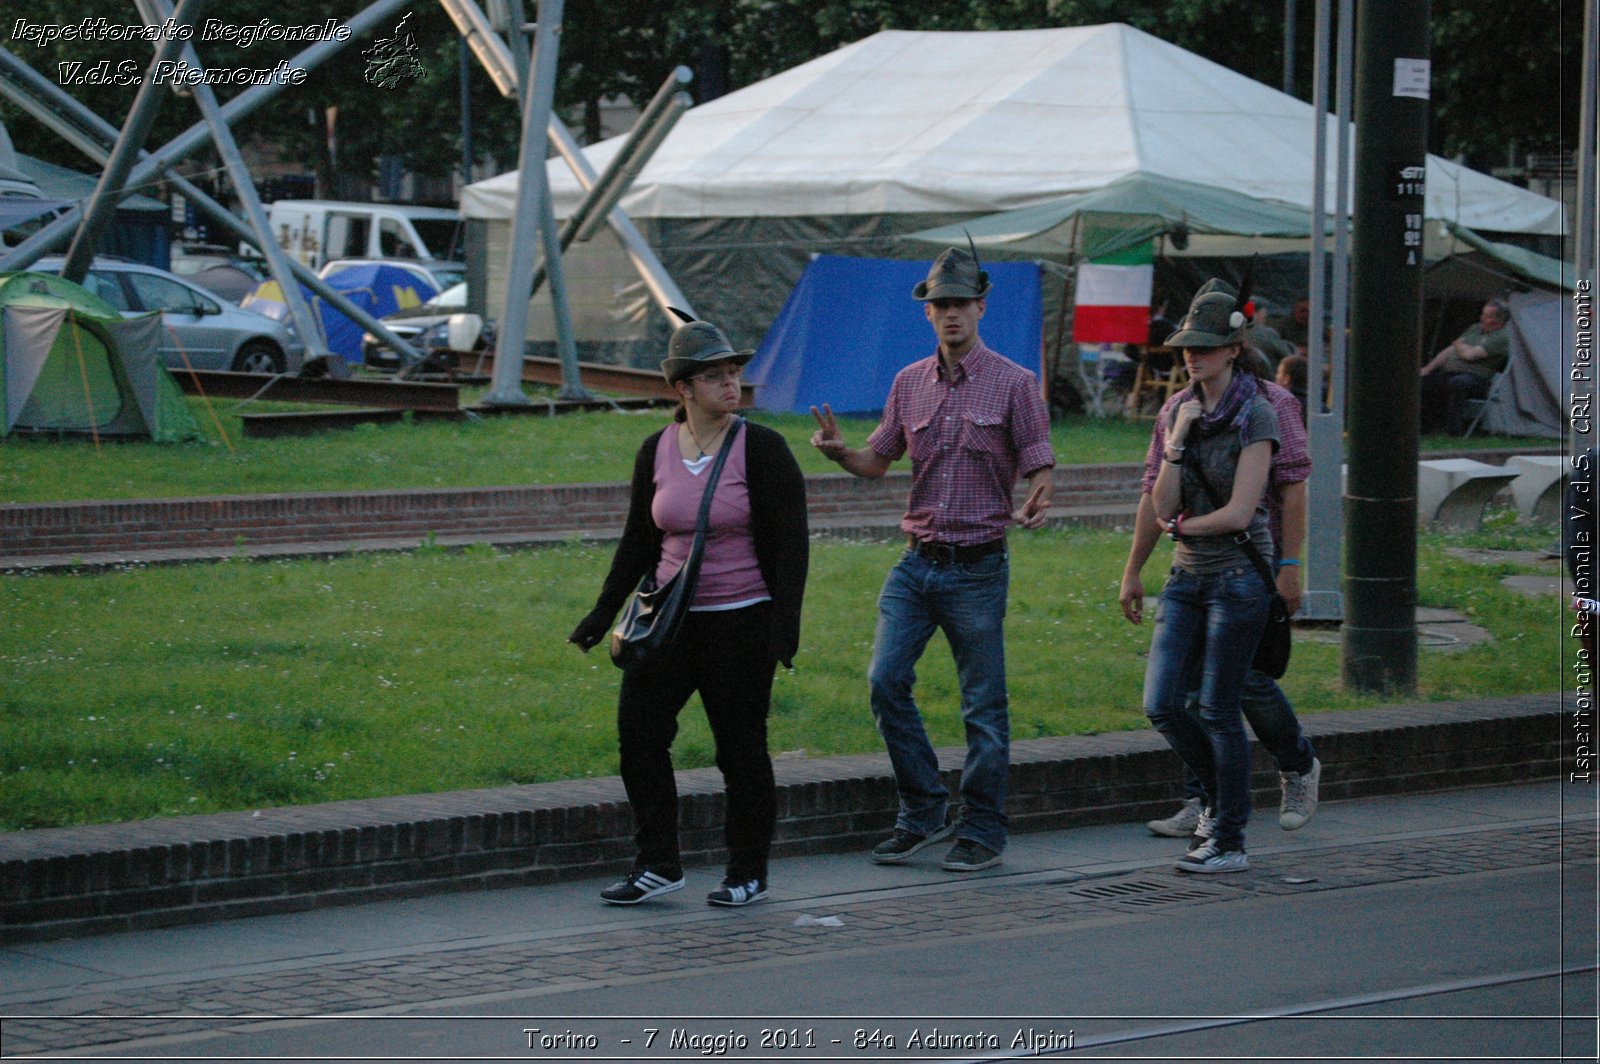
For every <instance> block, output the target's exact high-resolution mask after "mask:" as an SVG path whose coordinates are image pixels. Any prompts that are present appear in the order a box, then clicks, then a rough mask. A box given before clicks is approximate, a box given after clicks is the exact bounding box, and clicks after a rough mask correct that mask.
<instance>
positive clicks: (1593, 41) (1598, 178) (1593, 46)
mask: <svg viewBox="0 0 1600 1064" xmlns="http://www.w3.org/2000/svg"><path fill="white" fill-rule="evenodd" d="M1597 8H1600V2H1597V0H1588V3H1587V4H1585V5H1584V14H1583V49H1582V55H1583V75H1582V77H1583V85H1582V90H1581V91H1582V100H1581V103H1580V105H1579V109H1578V113H1579V122H1578V130H1579V132H1578V195H1577V205H1578V211H1577V213H1578V217H1577V219H1576V221H1577V227H1576V232H1575V233H1574V236H1575V237H1576V240H1575V241H1574V256H1573V257H1574V262H1573V265H1574V267H1575V268H1576V275H1575V278H1574V279H1575V282H1576V289H1575V291H1576V293H1577V297H1578V298H1577V299H1576V300H1575V301H1574V302H1575V309H1577V308H1586V309H1587V311H1588V313H1587V314H1583V313H1577V314H1575V315H1574V322H1573V324H1574V326H1575V327H1576V330H1577V331H1576V332H1575V334H1574V336H1573V338H1572V343H1570V344H1569V345H1568V347H1567V350H1568V351H1570V352H1573V354H1574V356H1576V353H1577V351H1578V350H1579V349H1580V347H1581V348H1582V349H1584V350H1587V351H1588V352H1589V358H1588V359H1587V360H1586V362H1587V364H1584V363H1583V362H1580V361H1579V360H1578V359H1577V358H1576V357H1574V359H1573V365H1572V366H1571V367H1570V370H1569V373H1568V378H1569V380H1570V381H1571V390H1572V395H1571V396H1570V397H1569V406H1568V409H1569V410H1572V411H1573V412H1574V413H1573V414H1572V416H1571V418H1570V422H1571V435H1572V451H1571V454H1572V456H1573V457H1576V456H1578V455H1581V454H1583V453H1585V452H1586V451H1588V449H1589V448H1591V447H1593V446H1594V445H1595V439H1596V433H1595V422H1594V417H1593V416H1592V411H1593V406H1592V403H1593V400H1594V392H1595V387H1594V381H1595V378H1596V375H1597V374H1596V368H1595V367H1596V363H1595V361H1594V319H1595V314H1594V305H1595V282H1596V279H1597V278H1596V270H1595V265H1596V263H1595V258H1596V250H1595V239H1596V236H1595V225H1596V221H1597V219H1596V214H1597V213H1600V174H1597V173H1596V167H1595V124H1596V122H1600V107H1597V104H1600V13H1597V10H1596V9H1597ZM1584 319H1587V321H1585V320H1584ZM1580 384H1582V385H1583V389H1582V392H1581V393H1580V391H1579V385H1580ZM1580 395H1581V398H1582V399H1583V400H1584V402H1585V403H1586V404H1589V407H1588V408H1589V410H1590V411H1591V414H1590V415H1587V416H1584V417H1579V416H1577V413H1576V411H1577V409H1578V403H1577V400H1578V399H1579V398H1580ZM1596 479H1597V478H1596V476H1595V473H1594V472H1593V471H1592V470H1591V471H1590V472H1589V482H1590V483H1591V484H1593V483H1594V482H1595V480H1596ZM1591 491H1592V489H1591ZM1591 530H1592V529H1591ZM1590 664H1591V665H1592V664H1594V663H1593V662H1591V663H1590Z"/></svg>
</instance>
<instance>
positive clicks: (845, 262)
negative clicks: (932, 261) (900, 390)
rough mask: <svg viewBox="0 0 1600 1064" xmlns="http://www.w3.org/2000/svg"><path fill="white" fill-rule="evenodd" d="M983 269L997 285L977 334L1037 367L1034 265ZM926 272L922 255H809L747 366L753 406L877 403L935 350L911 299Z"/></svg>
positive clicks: (869, 407) (860, 408) (1039, 320)
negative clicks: (910, 258)
mask: <svg viewBox="0 0 1600 1064" xmlns="http://www.w3.org/2000/svg"><path fill="white" fill-rule="evenodd" d="M984 269H986V270H988V271H989V279H990V281H991V282H992V283H993V285H994V290H993V291H991V292H990V293H989V300H988V309H987V310H986V312H985V313H984V317H983V321H982V323H981V324H980V325H979V326H978V331H979V333H980V335H982V337H983V342H984V343H985V344H987V345H988V346H989V347H991V348H993V349H994V350H996V351H998V352H1000V353H1001V354H1002V355H1004V356H1006V357H1007V358H1009V359H1011V361H1013V362H1015V363H1017V364H1018V365H1020V366H1022V367H1024V368H1026V369H1029V370H1032V371H1033V372H1034V373H1035V374H1038V372H1039V369H1038V366H1039V350H1040V338H1041V336H1042V334H1043V330H1044V324H1043V312H1042V310H1041V307H1040V302H1039V301H1040V287H1039V285H1040V283H1039V267H1038V265H1037V264H1035V263H1032V262H990V263H985V264H984ZM927 275H928V264H927V262H898V261H894V260H889V259H852V258H844V257H842V256H838V255H820V256H818V257H817V258H815V259H813V260H812V261H811V263H810V265H808V266H807V267H806V271H805V273H803V274H802V275H801V276H800V282H799V283H798V284H796V285H795V287H794V291H793V292H791V293H790V294H789V299H788V302H786V303H785V304H784V305H783V310H782V311H780V312H779V314H778V318H777V320H776V321H774V322H773V323H772V328H771V329H769V330H768V331H767V336H766V339H764V340H762V341H761V347H760V348H759V349H758V350H757V351H756V357H755V358H754V359H752V360H751V362H750V366H749V368H748V369H747V370H746V376H747V377H748V378H749V380H750V381H751V382H752V383H753V384H755V385H756V405H757V406H758V407H760V408H761V409H763V410H788V411H793V412H796V413H805V412H806V411H807V410H808V409H810V408H811V407H812V406H817V407H821V406H822V404H823V403H827V404H828V405H830V406H831V407H833V409H834V412H835V413H875V412H877V411H879V410H882V409H883V404H884V402H885V401H886V400H887V399H888V398H889V386H890V385H891V384H893V383H894V375H895V374H896V373H898V372H900V371H901V370H902V369H904V368H905V367H906V366H909V365H910V364H911V363H913V362H915V361H917V360H918V359H921V358H927V357H928V356H929V355H931V354H933V353H934V351H935V350H936V341H935V339H934V335H933V330H932V329H931V328H929V326H928V321H927V319H926V318H925V317H923V311H922V304H921V303H918V302H917V301H916V300H914V299H912V298H911V289H912V288H914V287H916V284H917V282H918V281H921V280H922V279H923V278H925V277H926V276H927Z"/></svg>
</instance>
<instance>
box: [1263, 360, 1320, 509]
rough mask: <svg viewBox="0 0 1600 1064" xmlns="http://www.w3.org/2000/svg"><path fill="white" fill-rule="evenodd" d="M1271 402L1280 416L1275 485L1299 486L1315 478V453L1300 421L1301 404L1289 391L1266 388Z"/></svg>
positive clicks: (1277, 387) (1302, 422)
mask: <svg viewBox="0 0 1600 1064" xmlns="http://www.w3.org/2000/svg"><path fill="white" fill-rule="evenodd" d="M1266 391H1267V398H1268V399H1269V400H1270V401H1271V402H1272V409H1273V410H1274V411H1276V412H1277V415H1278V450H1277V453H1275V454H1274V455H1273V456H1272V482H1273V483H1274V484H1298V483H1300V482H1301V481H1303V480H1306V479H1308V478H1310V476H1311V450H1310V448H1309V446H1308V445H1307V443H1306V426H1305V422H1304V421H1302V420H1301V418H1300V401H1299V400H1298V399H1296V398H1295V397H1294V393H1292V392H1290V391H1289V389H1287V388H1284V387H1281V386H1279V385H1276V384H1271V383H1269V384H1267V385H1266Z"/></svg>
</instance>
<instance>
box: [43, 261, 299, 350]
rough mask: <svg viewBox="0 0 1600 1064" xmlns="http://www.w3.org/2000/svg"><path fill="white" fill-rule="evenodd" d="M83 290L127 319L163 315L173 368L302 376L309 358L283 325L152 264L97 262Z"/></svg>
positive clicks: (46, 267)
mask: <svg viewBox="0 0 1600 1064" xmlns="http://www.w3.org/2000/svg"><path fill="white" fill-rule="evenodd" d="M62 261H63V260H62V259H59V258H49V259H40V260H39V261H38V263H36V264H35V265H34V266H33V267H32V268H33V269H35V270H38V271H40V272H44V273H56V272H58V271H59V270H60V269H61V264H62ZM83 287H85V288H87V289H88V290H89V291H91V292H93V293H94V294H95V295H97V296H99V297H100V298H101V299H103V300H105V301H106V302H107V303H110V304H111V305H112V306H113V307H116V308H117V309H118V310H119V311H121V312H122V314H123V316H124V317H129V318H131V317H135V316H137V315H139V314H143V313H148V312H149V311H152V310H155V311H160V312H161V324H162V330H161V333H162V337H161V359H162V361H163V362H165V363H166V365H167V368H169V369H184V368H186V367H189V366H192V367H194V368H195V369H222V370H232V371H234V372H235V373H299V372H300V366H301V364H302V363H303V362H304V360H305V345H304V344H302V343H301V342H300V339H299V338H298V337H297V336H296V335H295V334H294V331H293V330H292V329H290V328H289V327H288V326H286V325H285V324H284V323H282V322H278V321H274V320H273V319H271V318H269V317H267V316H266V315H264V314H257V313H256V312H255V311H253V310H245V309H243V308H242V307H236V306H234V305H232V304H231V303H225V302H223V301H222V300H220V299H218V298H217V297H216V296H214V295H212V294H211V293H210V292H207V291H206V290H205V289H203V288H200V287H199V286H197V285H194V284H191V283H190V282H188V281H186V280H184V279H183V278H182V277H178V276H176V275H174V274H170V273H168V272H167V271H165V270H158V269H156V268H155V267H153V266H145V265H143V264H142V263H137V262H122V261H119V260H116V259H108V258H97V259H95V260H94V263H93V265H91V266H90V267H89V275H88V276H87V277H85V278H84V279H83Z"/></svg>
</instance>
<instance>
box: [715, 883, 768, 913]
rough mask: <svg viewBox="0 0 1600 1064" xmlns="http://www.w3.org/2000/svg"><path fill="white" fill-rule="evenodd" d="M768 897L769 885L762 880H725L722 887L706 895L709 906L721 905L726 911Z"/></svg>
mask: <svg viewBox="0 0 1600 1064" xmlns="http://www.w3.org/2000/svg"><path fill="white" fill-rule="evenodd" d="M766 896H767V884H766V881H765V880H762V879H746V880H743V881H740V880H734V879H724V880H723V881H722V886H720V887H718V888H717V889H716V890H714V891H712V892H711V893H710V894H707V895H706V904H707V905H720V906H722V907H723V908H724V909H737V908H738V907H739V906H741V905H749V904H750V903H751V902H757V901H760V900H761V899H762V898H765V897H766Z"/></svg>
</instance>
